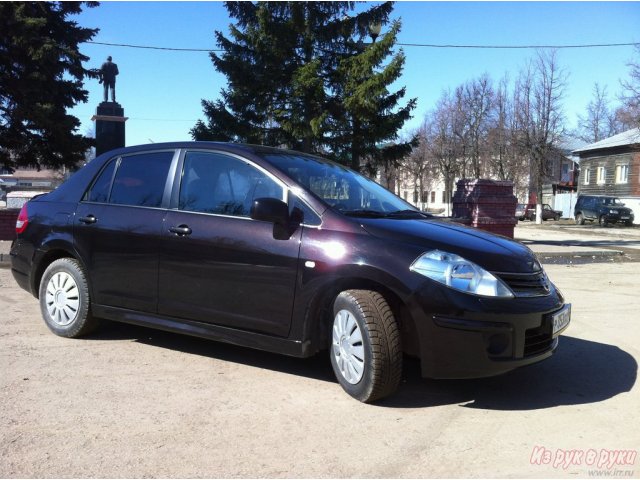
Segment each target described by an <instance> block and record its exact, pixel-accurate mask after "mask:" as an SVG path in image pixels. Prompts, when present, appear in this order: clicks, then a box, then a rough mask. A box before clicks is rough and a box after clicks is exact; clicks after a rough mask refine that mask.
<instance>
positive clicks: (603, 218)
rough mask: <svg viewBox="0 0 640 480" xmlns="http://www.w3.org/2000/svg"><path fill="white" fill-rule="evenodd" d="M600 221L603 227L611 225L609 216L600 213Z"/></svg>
mask: <svg viewBox="0 0 640 480" xmlns="http://www.w3.org/2000/svg"><path fill="white" fill-rule="evenodd" d="M598 223H600V226H601V227H606V226H607V225H609V222H607V216H606V215H600V219H599V220H598Z"/></svg>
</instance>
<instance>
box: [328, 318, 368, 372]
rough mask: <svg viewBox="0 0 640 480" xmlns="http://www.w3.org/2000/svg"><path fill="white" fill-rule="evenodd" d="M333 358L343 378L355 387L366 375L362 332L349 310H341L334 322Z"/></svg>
mask: <svg viewBox="0 0 640 480" xmlns="http://www.w3.org/2000/svg"><path fill="white" fill-rule="evenodd" d="M332 352H333V358H334V360H335V362H336V365H337V366H338V370H339V371H340V374H341V375H342V377H343V378H344V379H345V380H346V381H347V382H349V383H350V384H352V385H355V384H356V383H358V382H359V381H360V380H362V376H363V375H364V360H365V358H364V356H365V355H364V344H363V343H362V332H361V331H360V327H359V326H358V323H357V322H356V319H355V318H354V316H353V315H352V314H351V312H349V311H348V310H340V311H339V312H338V314H337V315H336V317H335V319H334V320H333V347H332Z"/></svg>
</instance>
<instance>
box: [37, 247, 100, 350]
mask: <svg viewBox="0 0 640 480" xmlns="http://www.w3.org/2000/svg"><path fill="white" fill-rule="evenodd" d="M89 304H90V299H89V287H88V284H87V279H86V276H85V274H84V271H83V270H82V267H81V266H80V263H79V262H78V261H77V260H75V259H73V258H60V259H58V260H55V261H54V262H52V263H51V265H49V266H48V267H47V269H46V270H45V272H44V274H43V275H42V280H41V281H40V311H41V312H42V318H44V321H45V323H46V324H47V327H49V329H50V330H51V331H52V332H53V333H55V334H56V335H59V336H61V337H67V338H75V337H80V336H82V335H86V334H87V333H89V332H91V331H93V330H94V329H95V328H96V327H97V326H98V321H97V320H96V319H94V318H93V317H92V316H91V313H90V311H89Z"/></svg>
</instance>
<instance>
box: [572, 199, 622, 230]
mask: <svg viewBox="0 0 640 480" xmlns="http://www.w3.org/2000/svg"><path fill="white" fill-rule="evenodd" d="M573 212H574V218H575V220H576V223H577V224H578V225H584V222H585V220H588V221H590V222H598V223H599V224H600V225H601V226H603V227H606V226H607V225H608V224H610V223H624V224H625V225H627V226H628V227H630V226H632V225H633V220H634V215H633V211H632V210H631V209H630V208H627V207H625V206H624V203H622V202H621V201H620V199H619V198H617V197H613V196H606V195H580V196H579V197H578V200H577V201H576V206H575V207H574V209H573Z"/></svg>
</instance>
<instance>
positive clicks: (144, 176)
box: [109, 152, 173, 207]
mask: <svg viewBox="0 0 640 480" xmlns="http://www.w3.org/2000/svg"><path fill="white" fill-rule="evenodd" d="M172 159H173V152H153V153H141V154H136V155H129V156H126V157H122V158H121V159H120V165H119V166H118V170H117V171H116V175H115V177H114V179H113V187H112V188H111V197H110V198H109V203H115V204H118V205H132V206H138V207H160V205H161V204H162V195H163V194H164V187H165V185H166V183H167V174H168V173H169V167H170V166H171V160H172Z"/></svg>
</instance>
